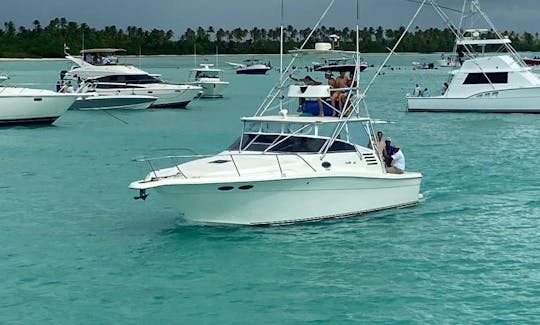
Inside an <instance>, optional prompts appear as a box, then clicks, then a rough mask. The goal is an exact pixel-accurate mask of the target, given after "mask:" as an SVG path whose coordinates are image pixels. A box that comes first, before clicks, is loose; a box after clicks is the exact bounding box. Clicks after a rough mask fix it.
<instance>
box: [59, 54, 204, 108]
mask: <svg viewBox="0 0 540 325" xmlns="http://www.w3.org/2000/svg"><path fill="white" fill-rule="evenodd" d="M122 51H124V50H122V49H109V48H105V49H88V50H82V51H81V57H74V56H72V55H70V54H69V53H67V52H66V53H65V54H66V59H68V60H70V61H71V62H73V63H74V66H73V67H72V68H71V69H70V70H69V71H66V72H64V74H63V75H62V77H63V78H68V79H72V80H78V79H79V78H80V79H81V80H83V81H90V80H91V82H92V83H93V84H94V85H95V90H96V92H98V93H99V94H101V95H113V94H122V95H129V94H131V95H145V96H154V97H157V100H156V101H155V102H154V103H152V107H172V108H176V107H186V106H187V105H188V104H189V102H191V101H192V100H193V99H194V98H196V97H197V96H199V94H200V93H201V91H202V88H201V87H198V86H194V85H183V84H172V83H167V82H164V81H162V80H161V79H160V78H159V76H157V75H152V74H150V73H148V72H146V71H144V70H141V69H139V68H137V67H135V66H132V65H126V64H120V63H119V62H118V57H117V53H119V52H122Z"/></svg>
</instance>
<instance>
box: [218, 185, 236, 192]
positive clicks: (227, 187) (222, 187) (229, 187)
mask: <svg viewBox="0 0 540 325" xmlns="http://www.w3.org/2000/svg"><path fill="white" fill-rule="evenodd" d="M233 188H234V187H232V186H220V187H218V190H220V191H230V190H232V189H233Z"/></svg>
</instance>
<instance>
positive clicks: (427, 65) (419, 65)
mask: <svg viewBox="0 0 540 325" xmlns="http://www.w3.org/2000/svg"><path fill="white" fill-rule="evenodd" d="M412 67H413V70H429V69H436V67H435V63H433V62H418V61H413V62H412Z"/></svg>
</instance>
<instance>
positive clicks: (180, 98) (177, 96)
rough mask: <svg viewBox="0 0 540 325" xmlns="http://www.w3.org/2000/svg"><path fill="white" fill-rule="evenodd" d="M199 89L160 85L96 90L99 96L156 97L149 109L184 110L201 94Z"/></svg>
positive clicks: (186, 86)
mask: <svg viewBox="0 0 540 325" xmlns="http://www.w3.org/2000/svg"><path fill="white" fill-rule="evenodd" d="M201 90H202V89H201V88H200V87H194V86H189V85H180V86H176V85H170V86H169V85H161V84H159V86H158V87H151V86H145V87H141V86H136V87H135V86H133V87H129V86H127V87H126V88H100V89H96V92H98V93H99V94H100V95H108V96H112V95H138V96H153V97H157V100H156V101H155V102H153V103H152V104H151V105H150V107H163V108H184V107H186V106H187V105H188V104H189V103H190V102H191V101H192V100H193V99H194V98H196V97H197V96H199V94H200V92H201Z"/></svg>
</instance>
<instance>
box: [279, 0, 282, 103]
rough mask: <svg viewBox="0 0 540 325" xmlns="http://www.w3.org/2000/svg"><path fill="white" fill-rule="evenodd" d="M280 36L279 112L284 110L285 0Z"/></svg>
mask: <svg viewBox="0 0 540 325" xmlns="http://www.w3.org/2000/svg"><path fill="white" fill-rule="evenodd" d="M279 28H280V31H279V32H280V36H279V84H280V87H279V110H280V111H281V110H282V109H283V89H282V88H283V0H281V23H280V27H279Z"/></svg>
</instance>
